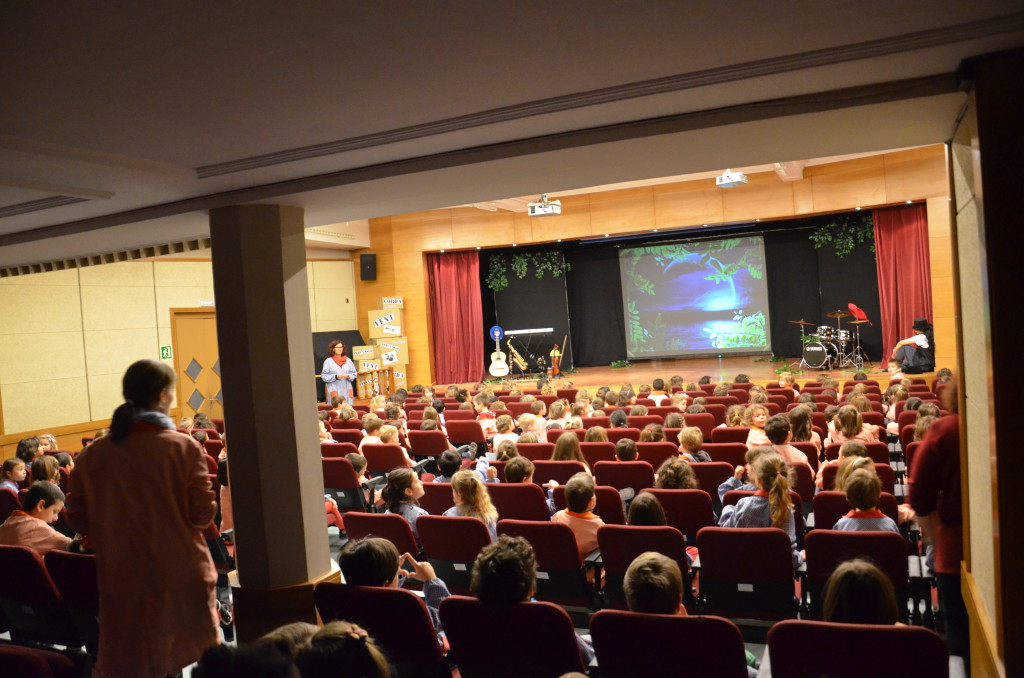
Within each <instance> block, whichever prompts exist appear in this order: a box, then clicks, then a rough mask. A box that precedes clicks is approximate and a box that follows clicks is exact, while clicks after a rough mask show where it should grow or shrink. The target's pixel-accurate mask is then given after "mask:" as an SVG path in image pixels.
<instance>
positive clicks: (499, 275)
mask: <svg viewBox="0 0 1024 678" xmlns="http://www.w3.org/2000/svg"><path fill="white" fill-rule="evenodd" d="M487 264H488V269H487V281H486V282H487V287H488V289H490V290H492V291H494V292H501V291H502V290H504V289H506V288H508V286H509V280H508V274H509V268H511V269H512V273H513V274H515V276H516V277H517V278H519V279H520V280H522V279H523V278H525V277H526V274H527V273H528V272H529V271H530V269H531V267H532V269H533V274H534V275H535V276H537V278H543V277H544V275H545V274H547V273H550V274H551V275H552V276H553V277H555V278H560V277H561V276H563V275H565V274H566V273H567V272H569V271H571V270H572V264H570V263H569V262H567V261H566V260H565V257H563V256H562V253H561V252H560V251H558V250H551V251H548V252H516V253H515V254H513V255H511V256H509V255H506V254H491V255H489V256H488V262H487Z"/></svg>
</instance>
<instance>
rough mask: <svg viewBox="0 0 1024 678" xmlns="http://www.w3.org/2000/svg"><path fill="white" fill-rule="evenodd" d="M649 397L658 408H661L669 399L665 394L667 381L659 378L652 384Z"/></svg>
mask: <svg viewBox="0 0 1024 678" xmlns="http://www.w3.org/2000/svg"><path fill="white" fill-rule="evenodd" d="M647 397H648V398H650V399H651V400H653V401H654V404H655V405H656V406H658V407H661V406H662V404H663V403H664V402H665V401H666V400H667V399H668V397H669V394H668V393H666V392H665V380H664V379H662V378H661V377H658V378H656V379H655V380H654V381H653V382H651V392H650V393H649V394H648V395H647Z"/></svg>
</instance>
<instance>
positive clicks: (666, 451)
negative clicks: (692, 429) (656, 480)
mask: <svg viewBox="0 0 1024 678" xmlns="http://www.w3.org/2000/svg"><path fill="white" fill-rule="evenodd" d="M636 454H637V459H638V460H640V461H646V462H647V463H648V464H650V465H651V466H652V467H654V468H658V467H659V466H661V464H662V462H664V461H665V460H666V459H669V458H671V457H676V456H679V446H678V445H673V444H672V443H667V442H657V443H637V444H636Z"/></svg>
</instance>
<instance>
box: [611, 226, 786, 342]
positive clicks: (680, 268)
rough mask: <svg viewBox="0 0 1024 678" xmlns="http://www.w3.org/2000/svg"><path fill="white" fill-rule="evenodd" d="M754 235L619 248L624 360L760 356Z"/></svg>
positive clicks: (758, 253)
mask: <svg viewBox="0 0 1024 678" xmlns="http://www.w3.org/2000/svg"><path fill="white" fill-rule="evenodd" d="M764 268H765V267H764V242H763V240H762V238H761V236H747V237H740V238H730V239H722V240H695V241H688V242H674V243H669V244H663V245H651V246H646V247H633V248H627V249H623V250H622V251H621V252H620V254H619V271H620V275H621V276H622V301H623V306H624V312H625V316H626V323H625V325H626V352H627V355H628V357H630V358H648V357H655V356H678V355H698V354H709V353H740V352H755V351H768V350H771V346H770V345H769V342H768V293H767V285H766V283H765V278H764Z"/></svg>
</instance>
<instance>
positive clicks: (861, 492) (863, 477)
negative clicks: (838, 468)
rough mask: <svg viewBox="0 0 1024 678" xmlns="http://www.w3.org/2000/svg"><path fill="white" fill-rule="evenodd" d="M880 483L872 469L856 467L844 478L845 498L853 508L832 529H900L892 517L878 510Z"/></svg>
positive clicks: (852, 530)
mask: <svg viewBox="0 0 1024 678" xmlns="http://www.w3.org/2000/svg"><path fill="white" fill-rule="evenodd" d="M881 494H882V483H881V481H879V480H878V475H877V474H876V473H875V472H874V471H868V470H867V469H857V470H856V471H854V472H853V473H851V474H850V475H849V477H848V478H847V479H846V500H847V501H848V502H850V506H852V507H853V510H852V511H850V512H849V513H847V514H846V515H845V516H843V517H842V518H840V519H839V520H838V521H836V524H835V527H833V528H832V529H833V530H846V531H848V532H881V531H888V532H896V533H897V534H898V533H899V531H900V529H899V528H898V527H896V523H895V522H894V521H893V519H892V518H890V517H889V516H887V515H885V514H884V513H882V512H881V511H879V510H878V497H879V496H881Z"/></svg>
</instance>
